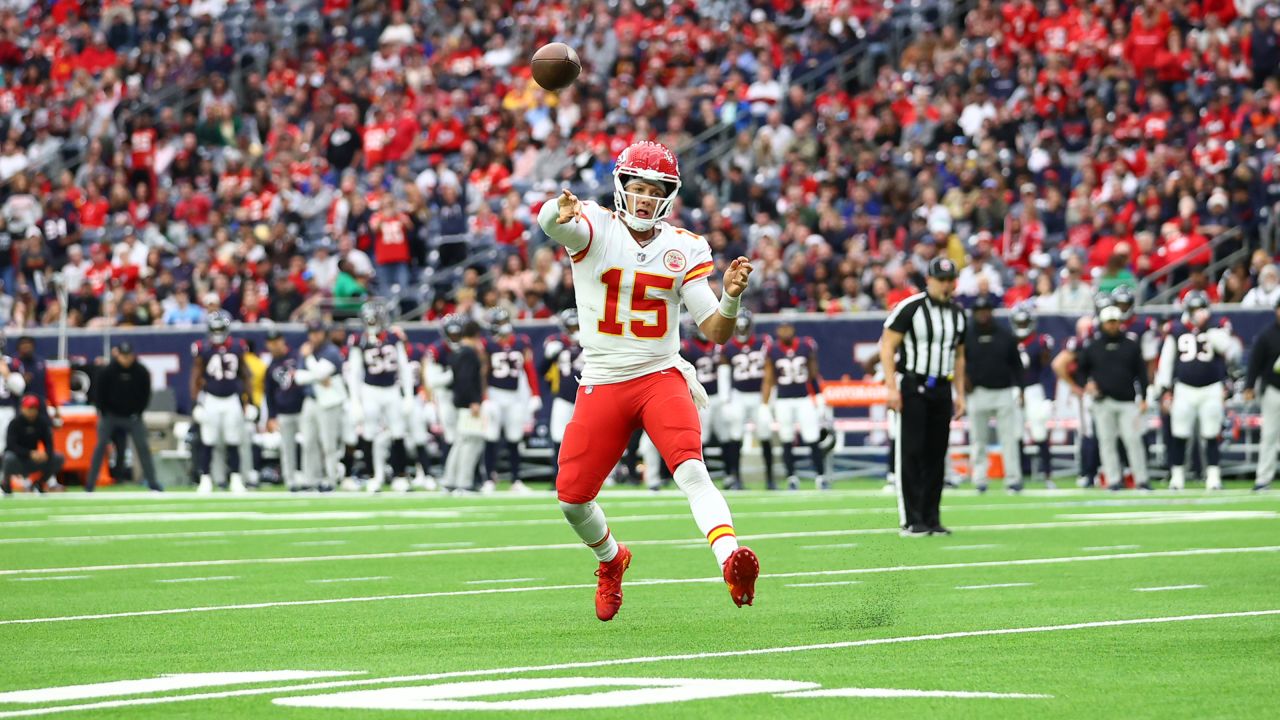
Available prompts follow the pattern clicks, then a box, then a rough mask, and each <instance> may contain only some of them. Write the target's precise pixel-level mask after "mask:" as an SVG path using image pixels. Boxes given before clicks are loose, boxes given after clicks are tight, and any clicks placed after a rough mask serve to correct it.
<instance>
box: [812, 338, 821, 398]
mask: <svg viewBox="0 0 1280 720" xmlns="http://www.w3.org/2000/svg"><path fill="white" fill-rule="evenodd" d="M809 390H810V392H812V393H813V394H814V395H818V396H821V395H822V371H820V370H819V369H818V346H817V345H816V344H815V345H814V346H813V354H812V355H810V356H809Z"/></svg>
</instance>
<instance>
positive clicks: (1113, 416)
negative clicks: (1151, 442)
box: [1093, 397, 1147, 485]
mask: <svg viewBox="0 0 1280 720" xmlns="http://www.w3.org/2000/svg"><path fill="white" fill-rule="evenodd" d="M1093 427H1094V430H1095V431H1096V432H1097V434H1098V456H1099V458H1100V459H1101V460H1102V472H1103V473H1105V474H1106V476H1107V482H1108V483H1110V482H1112V480H1111V478H1120V477H1123V472H1122V468H1121V467H1120V449H1119V447H1118V446H1117V445H1116V439H1117V438H1118V439H1119V440H1120V442H1123V443H1124V451H1125V454H1127V455H1128V456H1129V469H1130V470H1132V471H1133V482H1134V484H1136V485H1145V484H1146V483H1147V447H1146V446H1145V445H1143V443H1142V431H1143V427H1142V412H1141V411H1140V410H1139V409H1138V404H1137V402H1136V401H1134V400H1112V399H1111V398H1105V397H1104V398H1096V399H1095V400H1094V401H1093Z"/></svg>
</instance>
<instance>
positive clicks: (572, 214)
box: [538, 188, 596, 262]
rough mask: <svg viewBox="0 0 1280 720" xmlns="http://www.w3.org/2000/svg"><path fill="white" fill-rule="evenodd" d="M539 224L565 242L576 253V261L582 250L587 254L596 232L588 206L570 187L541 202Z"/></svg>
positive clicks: (557, 240)
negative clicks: (555, 196) (570, 190)
mask: <svg viewBox="0 0 1280 720" xmlns="http://www.w3.org/2000/svg"><path fill="white" fill-rule="evenodd" d="M538 226H539V227H541V228H542V231H543V232H545V233H546V234H547V237H549V238H551V239H552V240H554V241H556V242H557V243H559V244H561V245H563V246H564V248H565V249H566V250H568V251H569V252H570V253H571V254H572V255H573V256H574V260H575V262H576V261H577V260H578V259H580V258H578V255H579V254H580V253H582V254H585V253H586V252H587V251H588V250H590V249H591V243H592V240H594V239H595V234H596V227H595V224H594V223H592V221H591V218H590V217H589V216H588V214H587V208H586V206H585V205H584V204H583V202H582V201H581V200H579V199H578V198H577V197H575V196H574V194H573V193H571V192H569V188H565V189H564V191H563V192H561V193H560V196H559V197H557V198H555V199H552V200H548V201H546V202H544V203H543V204H542V209H540V210H539V211H538Z"/></svg>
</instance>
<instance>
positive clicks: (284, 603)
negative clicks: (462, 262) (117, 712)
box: [0, 545, 1280, 717]
mask: <svg viewBox="0 0 1280 720" xmlns="http://www.w3.org/2000/svg"><path fill="white" fill-rule="evenodd" d="M575 547H577V546H576V545H575ZM1277 551H1280V545H1271V546H1266V547H1243V548H1199V549H1192V550H1169V551H1163V552H1147V553H1126V554H1117V555H1081V556H1076V557H1054V558H1029V559H1025V560H988V561H983V562H967V563H939V564H934V565H891V566H888V567H878V568H852V569H849V570H810V571H806V572H790V573H771V574H769V575H764V576H763V577H764V578H768V579H773V578H788V577H825V576H831V575H869V574H876V573H888V572H916V571H921V570H953V569H960V568H975V567H1005V566H1013V565H1057V564H1061V563H1073V562H1097V561H1103V560H1132V559H1142V558H1156V557H1191V556H1197V555H1229V554H1238V553H1262V552H1277ZM722 582H724V578H721V577H704V578H675V579H661V580H632V581H629V582H628V583H627V587H638V586H641V585H689V584H697V583H722ZM595 586H596V584H595V583H590V584H585V583H584V584H570V585H535V586H531V587H512V588H485V589H483V590H480V589H477V590H451V591H437V592H423V593H405V594H400V595H368V596H358V597H345V598H321V599H315V600H279V601H275V602H261V603H248V604H240V605H207V606H203V607H189V608H169V609H162V610H135V611H131V612H115V613H102V614H98V615H61V616H54V617H43V618H23V619H12V620H0V625H30V624H37V623H53V622H74V621H80V620H109V619H113V618H125V617H148V616H152V615H186V614H190V613H205V612H218V611H223V610H260V609H263V608H275V607H303V606H307V605H339V604H348V603H365V602H381V601H386V600H420V599H425V598H438V597H466V596H469V595H495V594H500V593H524V592H545V591H552V590H581V589H584V588H594V587H595ZM0 717H3V716H2V715H0Z"/></svg>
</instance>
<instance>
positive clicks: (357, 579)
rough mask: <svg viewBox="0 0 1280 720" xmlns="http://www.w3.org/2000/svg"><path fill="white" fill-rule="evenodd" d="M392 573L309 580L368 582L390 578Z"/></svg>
mask: <svg viewBox="0 0 1280 720" xmlns="http://www.w3.org/2000/svg"><path fill="white" fill-rule="evenodd" d="M390 579H391V576H390V575H373V576H371V577H349V578H325V579H323V580H308V581H307V582H309V583H344V582H368V581H371V580H390Z"/></svg>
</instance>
